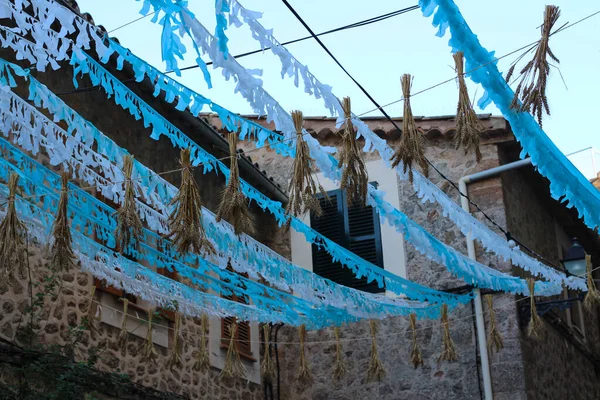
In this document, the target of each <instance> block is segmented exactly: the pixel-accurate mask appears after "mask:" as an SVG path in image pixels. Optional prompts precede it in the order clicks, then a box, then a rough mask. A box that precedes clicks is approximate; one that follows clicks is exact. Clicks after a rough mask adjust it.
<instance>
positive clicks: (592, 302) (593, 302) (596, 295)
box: [583, 255, 600, 311]
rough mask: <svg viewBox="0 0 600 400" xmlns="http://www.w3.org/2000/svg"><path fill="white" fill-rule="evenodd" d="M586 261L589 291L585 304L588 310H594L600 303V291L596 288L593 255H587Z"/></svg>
mask: <svg viewBox="0 0 600 400" xmlns="http://www.w3.org/2000/svg"><path fill="white" fill-rule="evenodd" d="M585 263H586V278H587V289H588V291H587V293H586V294H585V300H583V306H584V307H585V309H586V310H588V311H593V310H594V308H595V307H597V306H598V305H600V292H598V289H596V283H595V282H594V276H593V275H592V256H590V255H586V256H585Z"/></svg>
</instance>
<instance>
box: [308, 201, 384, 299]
mask: <svg viewBox="0 0 600 400" xmlns="http://www.w3.org/2000/svg"><path fill="white" fill-rule="evenodd" d="M327 194H328V195H329V199H326V198H324V197H323V196H320V197H319V201H320V203H321V208H322V209H323V215H321V216H320V217H317V216H315V215H313V213H311V216H310V223H311V226H312V228H313V229H315V230H316V231H317V232H319V233H321V234H322V235H323V236H325V237H327V238H328V239H330V240H332V241H334V242H335V243H337V244H339V245H341V246H343V247H345V248H346V249H348V250H350V251H352V252H353V253H355V254H356V255H358V256H360V257H361V258H363V259H365V260H367V261H369V262H371V263H372V264H375V265H377V266H378V267H380V268H383V251H382V248H381V230H380V225H379V215H378V214H377V212H375V210H374V209H373V207H371V206H365V207H361V206H348V203H347V200H346V193H345V191H342V190H339V189H338V190H332V191H330V192H327ZM312 258H313V272H314V273H316V274H317V275H320V276H322V277H324V278H327V279H330V280H332V281H334V282H336V283H339V284H342V285H345V286H349V287H352V288H355V289H359V290H362V291H365V292H370V293H380V292H383V291H385V289H383V288H380V287H379V286H378V285H377V283H375V282H370V283H369V282H367V280H366V279H365V278H360V279H358V278H356V277H355V275H354V274H353V273H352V271H350V270H349V269H348V268H346V267H343V266H342V265H341V264H340V263H339V262H333V260H332V258H331V256H330V255H329V254H328V253H327V251H325V250H323V249H320V248H319V247H318V246H316V245H313V246H312Z"/></svg>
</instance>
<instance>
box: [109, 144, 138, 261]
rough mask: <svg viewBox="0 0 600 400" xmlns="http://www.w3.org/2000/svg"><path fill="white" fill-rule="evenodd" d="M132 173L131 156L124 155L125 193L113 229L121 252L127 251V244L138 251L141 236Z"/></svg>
mask: <svg viewBox="0 0 600 400" xmlns="http://www.w3.org/2000/svg"><path fill="white" fill-rule="evenodd" d="M132 173H133V156H132V155H126V156H124V157H123V175H124V176H125V182H124V186H125V195H124V198H123V204H121V206H120V207H119V209H118V210H117V212H116V215H117V228H116V229H115V237H116V239H117V244H118V245H119V248H120V250H121V252H122V253H127V251H128V249H129V246H130V245H132V246H133V250H135V251H136V252H139V251H140V237H141V236H142V230H143V225H142V220H141V218H140V216H139V214H138V210H137V205H136V202H135V187H134V184H133V180H132V179H131V175H132Z"/></svg>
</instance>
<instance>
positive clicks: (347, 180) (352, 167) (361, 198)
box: [340, 97, 369, 207]
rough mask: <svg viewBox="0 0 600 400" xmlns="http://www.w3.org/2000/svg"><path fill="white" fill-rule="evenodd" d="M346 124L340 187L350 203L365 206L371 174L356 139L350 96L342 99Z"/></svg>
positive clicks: (343, 137) (341, 158)
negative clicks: (369, 174) (368, 173)
mask: <svg viewBox="0 0 600 400" xmlns="http://www.w3.org/2000/svg"><path fill="white" fill-rule="evenodd" d="M342 108H343V109H344V118H345V119H346V125H345V127H344V132H343V133H342V149H341V150H340V166H341V168H342V169H343V172H342V180H341V182H340V188H341V189H342V190H346V193H347V194H348V204H359V205H361V206H363V207H364V205H365V204H366V201H367V186H368V185H369V176H368V175H367V168H366V167H365V160H364V158H363V153H362V151H361V150H360V147H359V146H358V143H357V141H356V133H355V132H354V125H353V124H352V111H351V109H350V97H344V100H343V101H342Z"/></svg>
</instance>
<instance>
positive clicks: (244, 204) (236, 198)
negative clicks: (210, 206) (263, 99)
mask: <svg viewBox="0 0 600 400" xmlns="http://www.w3.org/2000/svg"><path fill="white" fill-rule="evenodd" d="M237 142H238V136H237V134H236V133H235V132H231V133H229V155H230V159H231V164H230V166H229V181H228V182H227V186H225V190H223V193H222V195H221V203H220V204H219V210H218V212H217V222H218V221H220V220H221V219H222V218H224V219H226V220H227V221H228V222H229V223H230V224H231V225H233V229H234V231H235V234H236V235H241V234H242V233H243V232H247V233H252V232H254V226H253V223H254V218H253V217H252V214H251V213H250V209H249V208H248V199H246V197H245V196H244V194H243V193H242V192H241V191H240V171H239V169H238V160H237Z"/></svg>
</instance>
